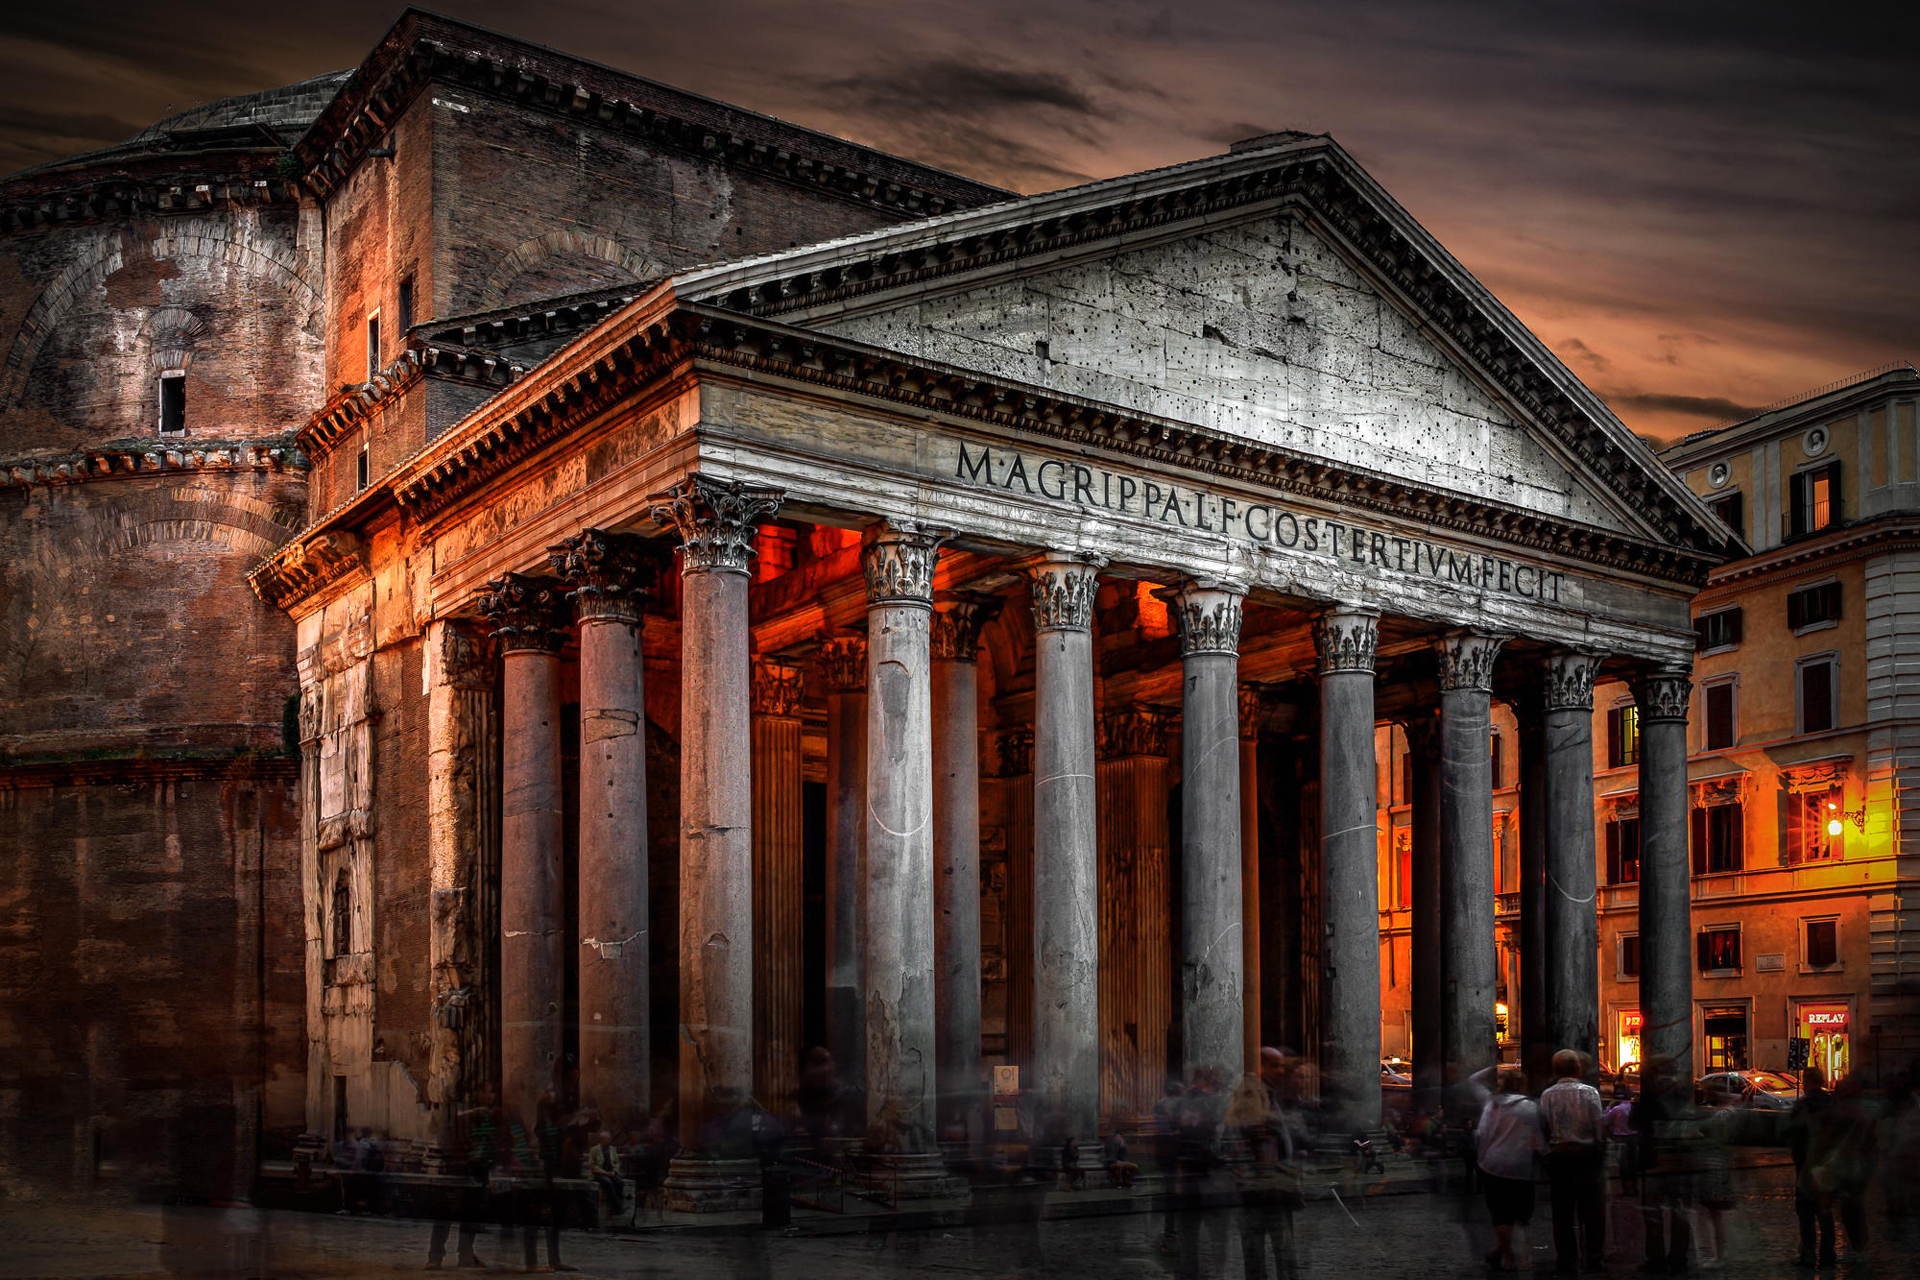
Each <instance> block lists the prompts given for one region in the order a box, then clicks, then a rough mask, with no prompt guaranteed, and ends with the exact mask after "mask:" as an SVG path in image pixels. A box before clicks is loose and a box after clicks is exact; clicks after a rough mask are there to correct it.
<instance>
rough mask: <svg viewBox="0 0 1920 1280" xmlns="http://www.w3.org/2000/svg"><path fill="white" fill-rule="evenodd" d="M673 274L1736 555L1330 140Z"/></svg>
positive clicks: (869, 333)
mask: <svg viewBox="0 0 1920 1280" xmlns="http://www.w3.org/2000/svg"><path fill="white" fill-rule="evenodd" d="M671 286H672V288H673V289H674V290H675V292H676V294H677V295H678V296H679V297H681V298H682V299H685V300H689V301H705V302H710V303H712V304H714V305H717V306H721V307H724V308H727V309H731V310H735V311H740V312H744V313H748V314H752V315H756V316H764V317H768V318H778V319H780V320H782V321H784V322H785V323H787V324H792V325H798V326H803V327H808V328H813V329H815V330H819V331H824V332H829V333H832V334H834V335H836V336H841V337H846V338H850V339H855V340H858V341H862V342H866V343H871V344H873V345H876V346H880V347H884V348H888V349H891V350H895V351H899V352H901V353H902V355H903V356H905V357H908V358H910V359H922V360H926V361H928V362H929V363H936V362H937V363H939V364H943V365H954V366H958V367H960V368H964V369H972V370H978V371H980V372H981V373H982V374H983V375H984V376H986V377H990V378H994V379H999V380H1004V381H1006V382H1009V383H1018V384H1025V385H1028V386H1035V387H1039V388H1043V389H1047V390H1052V391H1058V392H1060V393H1064V394H1071V395H1074V396H1079V397H1084V398H1086V399H1089V400H1093V401H1095V402H1097V403H1104V404H1112V405H1116V406H1118V407H1120V408H1121V409H1122V410H1125V411H1130V412H1139V413H1143V414H1151V415H1153V416H1155V417H1163V418H1167V419H1171V420H1172V421H1175V422H1183V423H1190V424H1193V425H1196V426H1201V427H1205V428H1208V429H1211V430H1217V431H1221V432H1224V433H1227V434H1229V435H1232V436H1236V437H1239V438H1243V439H1247V440H1249V441H1252V442H1257V443H1259V444H1262V445H1265V446H1267V447H1270V448H1274V449H1277V450H1280V451H1283V452H1285V453H1288V454H1291V455H1293V456H1297V457H1301V458H1304V459H1309V460H1323V461H1325V462H1326V463H1328V464H1331V465H1338V466H1354V467H1362V468H1365V469H1368V470H1371V471H1374V472H1376V473H1383V474H1387V475H1391V476H1395V477H1397V478H1403V479H1406V480H1408V481H1410V482H1412V483H1414V484H1417V485H1419V486H1422V487H1425V488H1430V489H1432V490H1437V491H1441V492H1450V493H1457V494H1459V495H1461V496H1462V497H1466V498H1470V499H1478V500H1488V501H1497V502H1500V503H1503V504H1511V505H1513V506H1516V507H1519V508H1521V509H1523V510H1528V511H1533V512H1536V513H1538V514H1540V515H1542V516H1547V517H1549V518H1555V519H1562V520H1567V521H1570V522H1573V523H1575V524H1582V525H1587V526H1589V527H1592V528H1595V529H1602V530H1608V531H1612V532H1616V533H1626V534H1629V535H1630V536H1635V537H1640V538H1647V539H1652V540H1654V541H1658V542H1663V543H1666V544H1667V545H1672V546H1677V547H1684V548H1688V549H1691V550H1694V551H1696V552H1700V553H1704V554H1707V555H1709V556H1713V557H1718V556H1721V555H1724V554H1725V553H1726V552H1727V551H1728V550H1730V549H1731V548H1732V546H1733V545H1734V544H1731V543H1729V542H1728V540H1727V537H1726V535H1725V532H1724V530H1723V529H1721V528H1720V527H1719V525H1718V524H1717V522H1716V521H1714V520H1713V519H1712V518H1711V517H1710V516H1709V515H1708V513H1707V512H1706V509H1705V507H1704V506H1703V505H1702V504H1701V502H1700V500H1699V499H1698V498H1697V497H1696V496H1695V495H1693V494H1692V493H1691V492H1690V491H1688V490H1687V489H1686V487H1685V486H1684V485H1683V484H1681V483H1680V481H1679V480H1678V479H1676V478H1675V477H1674V476H1673V475H1671V474H1670V473H1669V472H1668V471H1667V469H1666V468H1665V467H1663V466H1662V465H1661V464H1660V462H1659V460H1658V459H1657V458H1655V457H1654V455H1653V453H1652V451H1651V450H1649V449H1648V448H1647V447H1646V445H1645V444H1644V443H1643V442H1641V441H1640V440H1639V439H1638V438H1637V437H1635V436H1634V435H1633V433H1632V432H1631V431H1629V430H1628V429H1627V428H1626V427H1625V426H1624V425H1623V424H1621V423H1620V422H1619V420H1618V419H1617V418H1615V417H1614V416H1613V415H1612V413H1611V412H1609V411H1608V410H1607V408H1606V406H1605V405H1604V404H1603V403H1602V402H1601V401H1600V400H1599V399H1598V398H1597V397H1595V396H1594V395H1593V393H1592V392H1591V391H1589V390H1588V389H1587V388H1586V387H1585V386H1584V385H1582V384H1581V383H1580V381H1579V379H1578V378H1576V377H1575V376H1574V375H1573V374H1572V373H1571V372H1570V371H1569V370H1567V369H1566V367H1565V366H1564V365H1562V364H1561V363H1560V361H1559V360H1557V359H1556V358H1555V357H1554V356H1553V355H1552V353H1551V352H1549V351H1548V350H1547V349H1546V348H1545V346H1544V345H1543V344H1541V343H1540V341H1539V340H1538V339H1537V338H1536V337H1534V336H1533V334H1532V333H1531V332H1529V331H1528V330H1527V329H1526V328H1525V326H1523V325H1521V324H1520V323H1519V321H1518V320H1516V319H1515V318H1514V317H1513V316H1512V315H1511V313H1509V312H1507V311H1506V309H1505V308H1504V307H1502V306H1501V305H1500V304H1499V302H1498V301H1497V300H1495V299H1494V298H1493V297H1492V295H1491V294H1489V293H1488V292H1487V291H1486V289H1485V288H1484V287H1483V286H1481V285H1480V284H1479V282H1478V281H1476V280H1474V279H1473V277H1472V276H1471V275H1470V274H1469V273H1467V271H1466V270H1465V269H1464V268H1463V267H1461V266H1460V264H1459V263H1458V262H1457V261H1455V260H1454V259H1453V258H1452V257H1451V256H1450V255H1448V254H1447V253H1446V251H1445V249H1443V248H1442V247H1441V246H1440V245H1439V244H1438V243H1437V242H1435V241H1434V240H1433V239H1432V237H1431V236H1430V235H1428V234H1427V232H1426V231H1425V230H1424V229H1423V228H1422V227H1420V225H1419V224H1418V222H1416V221H1415V220H1414V219H1413V218H1412V217H1411V216H1410V215H1408V214H1407V213H1406V211H1405V210H1404V209H1402V208H1400V206H1399V205H1398V204H1396V203H1395V202H1394V201H1393V200H1392V198H1391V197H1390V196H1388V195H1387V194H1386V193H1385V192H1384V191H1383V190H1381V189H1380V188H1379V186H1378V185H1377V184H1375V183H1374V182H1373V181H1372V179H1371V178H1370V177H1368V176H1367V175H1366V173H1365V171H1364V170H1362V169H1360V167H1359V166H1358V165H1357V164H1355V163H1354V162H1353V160H1352V159H1351V157H1348V156H1347V155H1346V153H1345V152H1344V151H1342V150H1341V149H1340V148H1339V147H1338V146H1337V145H1335V144H1334V143H1333V142H1332V141H1331V140H1329V139H1326V138H1320V137H1295V138H1290V139H1289V140H1287V141H1285V142H1283V143H1280V144H1278V145H1276V146H1274V147H1271V148H1265V149H1260V150H1254V151H1248V152H1241V153H1237V154H1231V155H1227V156H1216V157H1211V158H1208V159H1206V160H1200V161H1195V162H1192V163H1190V164H1185V165H1178V166H1174V167H1172V168H1170V169H1165V170H1157V171H1153V172H1150V173H1146V174H1135V175H1130V176H1128V177H1125V178H1116V179H1111V180H1108V181H1106V182H1101V183H1094V184H1092V185H1090V186H1087V187H1082V188H1074V189H1070V190H1068V191H1063V192H1054V193H1049V194H1046V195H1041V196H1032V197H1026V198H1023V199H1020V200H1015V201H1009V202H1006V203H1003V204H1000V205H994V206H989V207H986V208H982V209H972V210H965V211H961V212H958V213H953V214H948V215H945V216H943V217H938V218H930V219H926V220H923V221H921V222H918V223H912V224H907V225H905V226H900V227H893V228H886V229H882V230H879V231H875V232H869V233H866V234H863V235H858V236H852V237H847V238H845V239H842V240H838V241H829V242H826V243H824V244H820V245H813V246H806V247H802V248H798V249H793V250H789V251H787V252H785V253H780V254H771V255H765V256H762V257H759V258H752V259H745V260H740V261H736V262H730V263H720V264H715V265H713V266H710V267H706V268H697V269H694V270H692V271H688V272H684V273H682V274H681V275H679V276H676V277H675V278H674V279H673V280H672V282H671ZM1043 343H1044V344H1045V345H1044V347H1043V346H1041V345H1040V344H1043Z"/></svg>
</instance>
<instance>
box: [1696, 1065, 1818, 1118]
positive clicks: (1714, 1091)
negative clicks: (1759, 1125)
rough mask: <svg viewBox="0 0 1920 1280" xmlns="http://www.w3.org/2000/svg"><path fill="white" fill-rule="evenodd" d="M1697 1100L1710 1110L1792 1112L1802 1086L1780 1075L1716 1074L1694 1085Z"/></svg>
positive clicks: (1740, 1072)
mask: <svg viewBox="0 0 1920 1280" xmlns="http://www.w3.org/2000/svg"><path fill="white" fill-rule="evenodd" d="M1693 1091H1694V1097H1696V1098H1698V1099H1699V1100H1700V1101H1701V1102H1704V1103H1707V1104H1708V1105H1710V1106H1728V1107H1740V1106H1744V1107H1747V1108H1749V1109H1750V1110H1753V1111H1791V1110H1792V1109H1793V1104H1794V1101H1795V1099H1797V1098H1799V1096H1800V1086H1799V1085H1798V1084H1796V1083H1795V1082H1794V1081H1793V1080H1792V1079H1791V1078H1790V1077H1788V1076H1783V1075H1781V1074H1780V1073H1779V1072H1778V1071H1713V1072H1709V1073H1707V1074H1706V1075H1704V1076H1701V1077H1700V1079H1699V1080H1697V1081H1696V1082H1695V1083H1694V1086H1693Z"/></svg>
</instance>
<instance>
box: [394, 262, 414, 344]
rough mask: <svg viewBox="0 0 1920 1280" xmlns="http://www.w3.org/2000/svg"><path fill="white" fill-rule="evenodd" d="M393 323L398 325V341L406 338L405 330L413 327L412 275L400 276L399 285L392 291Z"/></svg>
mask: <svg viewBox="0 0 1920 1280" xmlns="http://www.w3.org/2000/svg"><path fill="white" fill-rule="evenodd" d="M393 310H394V317H393V320H394V324H396V325H397V326H399V330H400V341H402V342H405V341H406V340H407V330H409V329H411V328H413V277H412V276H402V277H401V278H400V287H399V288H398V289H396V290H395V291H394V300H393Z"/></svg>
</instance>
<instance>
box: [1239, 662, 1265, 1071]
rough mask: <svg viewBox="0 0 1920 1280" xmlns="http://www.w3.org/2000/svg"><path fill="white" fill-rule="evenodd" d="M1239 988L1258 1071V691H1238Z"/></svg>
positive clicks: (1252, 1066) (1252, 1064)
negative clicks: (1241, 993)
mask: <svg viewBox="0 0 1920 1280" xmlns="http://www.w3.org/2000/svg"><path fill="white" fill-rule="evenodd" d="M1239 705H1240V762H1239V763H1240V939H1241V945H1240V987H1241V990H1242V992H1243V993H1244V997H1243V1004H1244V1008H1245V1025H1246V1032H1245V1035H1244V1036H1243V1037H1242V1046H1241V1047H1242V1050H1243V1052H1244V1054H1245V1057H1246V1069H1247V1070H1248V1071H1258V1070H1259V1069H1260V1017H1261V1014H1262V1012H1263V1011H1264V1009H1265V1005H1264V1004H1263V1003H1262V1000H1263V998H1264V997H1263V994H1262V989H1261V984H1260V969H1261V960H1260V946H1261V939H1260V714H1261V707H1260V690H1259V689H1258V688H1257V687H1255V686H1253V685H1241V686H1240V696H1239Z"/></svg>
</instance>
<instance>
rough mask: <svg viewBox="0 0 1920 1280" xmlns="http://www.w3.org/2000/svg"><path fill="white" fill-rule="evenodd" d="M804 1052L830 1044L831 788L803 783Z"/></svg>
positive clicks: (801, 879) (801, 1032) (814, 783)
mask: <svg viewBox="0 0 1920 1280" xmlns="http://www.w3.org/2000/svg"><path fill="white" fill-rule="evenodd" d="M800 938H801V945H800V966H801V967H800V975H801V989H802V990H803V991H804V992H805V993H806V994H805V995H804V996H803V997H802V1001H801V1008H800V1039H801V1050H800V1051H801V1052H802V1053H803V1054H804V1053H805V1052H806V1051H807V1050H809V1049H811V1048H813V1046H815V1045H820V1044H825V1043H826V1042H827V786H826V784H825V783H824V782H803V783H801V784H800Z"/></svg>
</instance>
